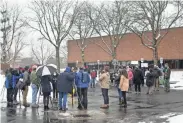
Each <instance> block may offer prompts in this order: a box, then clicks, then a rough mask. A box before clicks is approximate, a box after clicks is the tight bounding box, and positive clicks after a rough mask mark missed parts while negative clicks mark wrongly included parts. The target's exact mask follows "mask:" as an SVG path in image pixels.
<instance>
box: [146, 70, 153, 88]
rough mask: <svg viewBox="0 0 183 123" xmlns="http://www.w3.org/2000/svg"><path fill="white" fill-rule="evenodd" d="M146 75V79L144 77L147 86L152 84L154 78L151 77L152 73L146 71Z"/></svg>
mask: <svg viewBox="0 0 183 123" xmlns="http://www.w3.org/2000/svg"><path fill="white" fill-rule="evenodd" d="M146 77H147V79H146V85H147V86H148V87H150V86H153V83H154V79H153V75H152V73H147V76H146Z"/></svg>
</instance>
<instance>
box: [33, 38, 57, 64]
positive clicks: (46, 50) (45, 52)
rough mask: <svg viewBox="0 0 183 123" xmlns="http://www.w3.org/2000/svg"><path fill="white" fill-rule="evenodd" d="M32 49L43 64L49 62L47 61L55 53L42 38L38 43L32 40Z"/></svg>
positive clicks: (38, 60) (35, 57) (37, 59)
mask: <svg viewBox="0 0 183 123" xmlns="http://www.w3.org/2000/svg"><path fill="white" fill-rule="evenodd" d="M31 51H32V55H33V58H34V59H35V60H36V61H37V62H38V63H39V64H42V65H44V64H47V61H48V60H49V59H50V58H51V57H53V56H54V54H55V52H54V51H53V50H52V49H51V47H50V46H49V45H48V44H46V43H44V40H42V39H41V40H39V42H38V43H36V45H34V44H33V42H31Z"/></svg>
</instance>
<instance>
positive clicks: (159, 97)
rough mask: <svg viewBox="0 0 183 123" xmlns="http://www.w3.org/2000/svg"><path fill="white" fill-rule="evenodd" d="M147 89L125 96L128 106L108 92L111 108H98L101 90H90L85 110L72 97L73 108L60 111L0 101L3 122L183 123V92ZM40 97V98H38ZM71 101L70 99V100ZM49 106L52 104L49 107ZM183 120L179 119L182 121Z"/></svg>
mask: <svg viewBox="0 0 183 123" xmlns="http://www.w3.org/2000/svg"><path fill="white" fill-rule="evenodd" d="M146 89H147V88H145V87H144V88H143V89H142V90H143V92H142V93H141V94H135V93H129V94H128V95H127V100H128V107H127V109H124V108H123V107H120V106H119V105H118V97H117V91H116V90H115V89H114V88H112V89H110V91H109V96H110V108H109V109H100V108H99V107H100V106H101V104H102V103H103V99H102V96H101V92H100V89H99V88H97V89H89V93H88V95H89V96H88V98H89V99H88V101H89V104H88V110H87V111H78V110H77V104H76V103H77V102H76V100H77V99H75V105H74V107H72V106H71V104H70V103H69V104H68V105H69V107H68V108H69V110H68V111H67V112H66V113H61V112H59V111H57V110H55V109H52V110H49V111H48V112H44V111H43V105H42V104H41V105H40V108H39V109H32V108H24V107H20V106H17V107H14V108H11V109H8V108H6V104H5V103H1V115H0V117H1V122H2V123H183V98H182V95H183V91H176V90H172V91H171V92H170V93H166V92H164V91H163V89H160V91H159V92H156V93H155V94H154V95H146V94H145V91H146ZM41 98H42V97H41ZM69 102H70V101H69ZM50 107H51V106H50ZM181 119H182V120H181Z"/></svg>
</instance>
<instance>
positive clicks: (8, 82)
mask: <svg viewBox="0 0 183 123" xmlns="http://www.w3.org/2000/svg"><path fill="white" fill-rule="evenodd" d="M5 86H6V88H7V89H9V88H13V82H12V74H11V73H8V74H7V75H6V78H5Z"/></svg>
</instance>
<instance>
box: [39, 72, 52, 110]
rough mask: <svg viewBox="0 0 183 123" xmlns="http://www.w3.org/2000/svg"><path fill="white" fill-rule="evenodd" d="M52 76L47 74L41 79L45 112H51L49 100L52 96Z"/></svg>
mask: <svg viewBox="0 0 183 123" xmlns="http://www.w3.org/2000/svg"><path fill="white" fill-rule="evenodd" d="M50 82H51V74H49V73H47V74H44V75H42V77H41V82H40V83H41V89H42V92H43V103H44V110H49V99H50V94H51V91H52V89H51V83H50Z"/></svg>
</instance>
